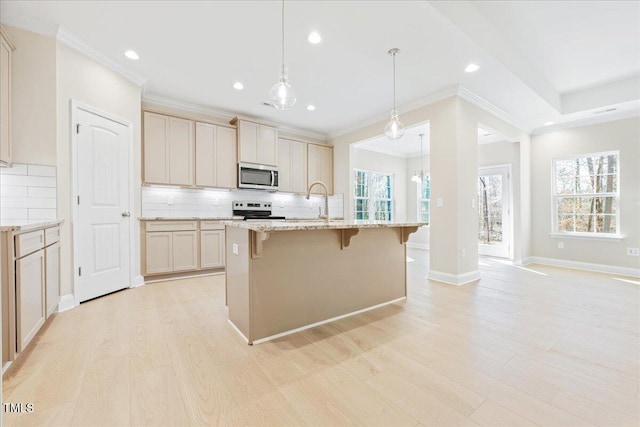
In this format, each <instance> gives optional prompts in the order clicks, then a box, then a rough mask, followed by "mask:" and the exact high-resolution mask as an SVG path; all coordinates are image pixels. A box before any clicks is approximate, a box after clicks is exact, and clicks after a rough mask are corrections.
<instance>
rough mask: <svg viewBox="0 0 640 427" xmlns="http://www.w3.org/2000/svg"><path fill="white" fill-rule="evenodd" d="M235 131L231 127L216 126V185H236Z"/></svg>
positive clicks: (232, 186) (227, 186) (225, 186)
mask: <svg viewBox="0 0 640 427" xmlns="http://www.w3.org/2000/svg"><path fill="white" fill-rule="evenodd" d="M236 145H237V144H236V131H235V129H232V128H227V127H223V126H217V128H216V154H215V172H216V187H221V188H233V189H235V188H237V187H238V160H237V157H236V156H237V155H236V153H237V147H236Z"/></svg>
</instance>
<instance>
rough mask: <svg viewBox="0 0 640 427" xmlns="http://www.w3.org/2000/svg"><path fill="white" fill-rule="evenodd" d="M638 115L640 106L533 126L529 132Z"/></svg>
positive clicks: (588, 124) (541, 132) (560, 128)
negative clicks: (548, 124) (547, 124)
mask: <svg viewBox="0 0 640 427" xmlns="http://www.w3.org/2000/svg"><path fill="white" fill-rule="evenodd" d="M639 116H640V107H638V108H634V109H629V110H625V111H619V112H616V113H611V114H601V115H594V116H591V117H586V118H583V119H576V120H571V121H567V122H563V123H556V124H554V125H551V126H543V127H539V128H535V129H533V131H532V132H531V135H542V134H544V133H549V132H556V131H559V130H565V129H571V128H577V127H583V126H590V125H596V124H598V123H606V122H613V121H616V120H623V119H629V118H632V117H639Z"/></svg>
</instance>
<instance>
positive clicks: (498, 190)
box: [478, 166, 511, 258]
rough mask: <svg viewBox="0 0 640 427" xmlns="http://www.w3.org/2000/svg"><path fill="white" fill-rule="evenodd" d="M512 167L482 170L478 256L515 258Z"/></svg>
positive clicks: (479, 185) (479, 174)
mask: <svg viewBox="0 0 640 427" xmlns="http://www.w3.org/2000/svg"><path fill="white" fill-rule="evenodd" d="M509 169H510V168H509V166H496V167H490V168H480V169H479V170H478V253H479V254H480V255H488V256H495V257H503V258H510V256H511V218H510V214H511V207H510V204H511V201H510V194H511V183H510V181H509V179H510V172H509Z"/></svg>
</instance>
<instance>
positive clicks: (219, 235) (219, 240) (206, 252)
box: [200, 221, 225, 269]
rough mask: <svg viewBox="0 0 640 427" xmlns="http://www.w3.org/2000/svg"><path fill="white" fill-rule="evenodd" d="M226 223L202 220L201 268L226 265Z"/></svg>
mask: <svg viewBox="0 0 640 427" xmlns="http://www.w3.org/2000/svg"><path fill="white" fill-rule="evenodd" d="M224 250H225V248H224V225H221V224H211V223H210V222H209V221H202V222H201V225H200V268H202V269H205V268H220V267H224Z"/></svg>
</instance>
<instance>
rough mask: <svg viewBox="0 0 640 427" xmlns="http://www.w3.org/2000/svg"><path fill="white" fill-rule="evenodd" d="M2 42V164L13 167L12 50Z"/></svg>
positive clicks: (0, 47)
mask: <svg viewBox="0 0 640 427" xmlns="http://www.w3.org/2000/svg"><path fill="white" fill-rule="evenodd" d="M0 42H1V43H0V162H2V163H4V164H7V165H11V48H10V47H9V44H8V43H7V41H6V40H5V39H4V37H2V36H0Z"/></svg>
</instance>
